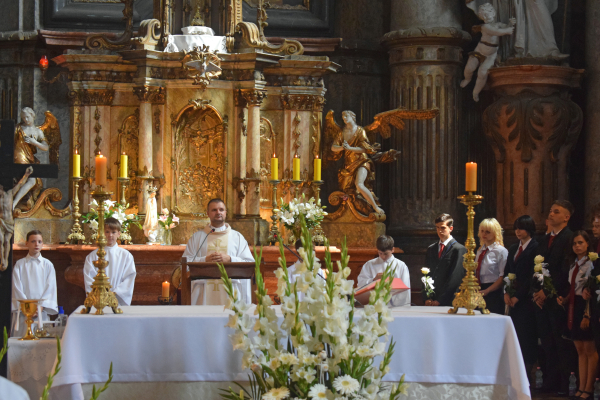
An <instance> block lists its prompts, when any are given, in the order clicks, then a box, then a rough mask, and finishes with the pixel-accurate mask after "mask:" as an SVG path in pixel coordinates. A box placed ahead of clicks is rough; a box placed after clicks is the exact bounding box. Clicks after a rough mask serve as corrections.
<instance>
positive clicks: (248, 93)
mask: <svg viewBox="0 0 600 400" xmlns="http://www.w3.org/2000/svg"><path fill="white" fill-rule="evenodd" d="M238 93H240V95H241V96H242V98H243V99H244V101H245V102H246V104H248V105H254V106H258V105H260V104H262V101H263V100H264V99H265V97H267V92H266V91H265V90H258V89H240V90H239V92H238Z"/></svg>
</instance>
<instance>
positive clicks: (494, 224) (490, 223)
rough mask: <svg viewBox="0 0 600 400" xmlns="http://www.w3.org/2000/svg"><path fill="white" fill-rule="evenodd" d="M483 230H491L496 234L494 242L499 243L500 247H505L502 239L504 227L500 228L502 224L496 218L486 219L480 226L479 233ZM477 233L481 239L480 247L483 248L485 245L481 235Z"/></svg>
mask: <svg viewBox="0 0 600 400" xmlns="http://www.w3.org/2000/svg"><path fill="white" fill-rule="evenodd" d="M481 228H484V229H489V230H490V231H491V232H492V233H493V234H494V242H496V243H498V244H499V245H500V246H504V239H503V237H502V226H500V222H498V220H497V219H496V218H486V219H484V220H483V221H481V223H480V224H479V231H481ZM479 231H478V232H477V236H478V237H479V245H480V246H483V245H484V243H483V241H482V240H481V235H480V234H479Z"/></svg>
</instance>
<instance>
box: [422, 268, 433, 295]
mask: <svg viewBox="0 0 600 400" xmlns="http://www.w3.org/2000/svg"><path fill="white" fill-rule="evenodd" d="M429 272H430V271H429V268H426V267H423V268H421V273H422V274H423V276H422V277H421V282H423V286H424V288H425V297H427V299H428V300H433V298H434V296H435V291H434V289H435V286H433V283H434V282H433V278H432V277H431V276H429Z"/></svg>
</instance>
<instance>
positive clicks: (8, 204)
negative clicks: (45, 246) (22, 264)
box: [0, 167, 33, 271]
mask: <svg viewBox="0 0 600 400" xmlns="http://www.w3.org/2000/svg"><path fill="white" fill-rule="evenodd" d="M32 173H33V168H32V167H28V168H27V170H25V175H23V177H22V178H21V180H20V181H19V182H18V183H17V184H16V185H15V186H14V187H13V188H12V189H10V190H7V191H4V187H3V186H2V185H0V271H4V270H6V268H7V267H8V258H9V255H10V240H11V239H12V236H13V233H14V232H15V220H14V218H13V198H14V194H15V193H19V192H20V191H21V189H22V188H23V186H24V185H25V184H26V182H29V179H30V178H29V175H31V174H32Z"/></svg>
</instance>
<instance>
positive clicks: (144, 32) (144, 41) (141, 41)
mask: <svg viewBox="0 0 600 400" xmlns="http://www.w3.org/2000/svg"><path fill="white" fill-rule="evenodd" d="M160 35H161V30H160V21H159V20H157V19H146V20H143V21H142V22H141V23H140V29H139V30H138V36H137V37H135V38H133V39H132V40H131V42H132V43H133V45H134V46H135V47H136V48H143V49H154V48H155V47H156V45H158V42H159V40H160Z"/></svg>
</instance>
